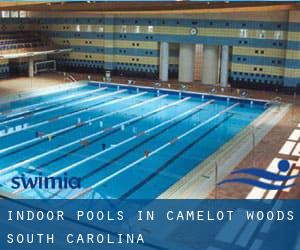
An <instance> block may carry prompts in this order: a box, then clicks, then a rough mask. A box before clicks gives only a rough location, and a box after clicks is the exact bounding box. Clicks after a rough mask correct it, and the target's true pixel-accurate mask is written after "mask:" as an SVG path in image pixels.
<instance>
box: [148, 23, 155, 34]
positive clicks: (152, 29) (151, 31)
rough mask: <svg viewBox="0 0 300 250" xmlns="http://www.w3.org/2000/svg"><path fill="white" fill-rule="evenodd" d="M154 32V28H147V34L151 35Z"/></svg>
mask: <svg viewBox="0 0 300 250" xmlns="http://www.w3.org/2000/svg"><path fill="white" fill-rule="evenodd" d="M153 32H154V26H152V25H149V26H148V33H153Z"/></svg>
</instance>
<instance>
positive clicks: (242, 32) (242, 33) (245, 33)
mask: <svg viewBox="0 0 300 250" xmlns="http://www.w3.org/2000/svg"><path fill="white" fill-rule="evenodd" d="M240 37H241V38H247V37H248V30H247V29H240Z"/></svg>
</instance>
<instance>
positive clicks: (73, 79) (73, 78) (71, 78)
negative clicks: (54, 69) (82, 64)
mask: <svg viewBox="0 0 300 250" xmlns="http://www.w3.org/2000/svg"><path fill="white" fill-rule="evenodd" d="M64 77H65V80H67V79H69V80H71V82H77V80H76V79H75V77H74V76H72V75H71V74H70V73H64Z"/></svg>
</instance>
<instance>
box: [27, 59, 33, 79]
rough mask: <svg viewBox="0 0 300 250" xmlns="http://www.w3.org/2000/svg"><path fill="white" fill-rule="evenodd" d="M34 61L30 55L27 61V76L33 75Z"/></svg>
mask: <svg viewBox="0 0 300 250" xmlns="http://www.w3.org/2000/svg"><path fill="white" fill-rule="evenodd" d="M33 64H34V61H33V58H32V57H30V58H29V62H28V76H29V77H34V65H33Z"/></svg>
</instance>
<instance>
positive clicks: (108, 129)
mask: <svg viewBox="0 0 300 250" xmlns="http://www.w3.org/2000/svg"><path fill="white" fill-rule="evenodd" d="M111 130H112V127H110V128H106V129H104V130H103V131H104V132H107V131H111Z"/></svg>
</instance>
